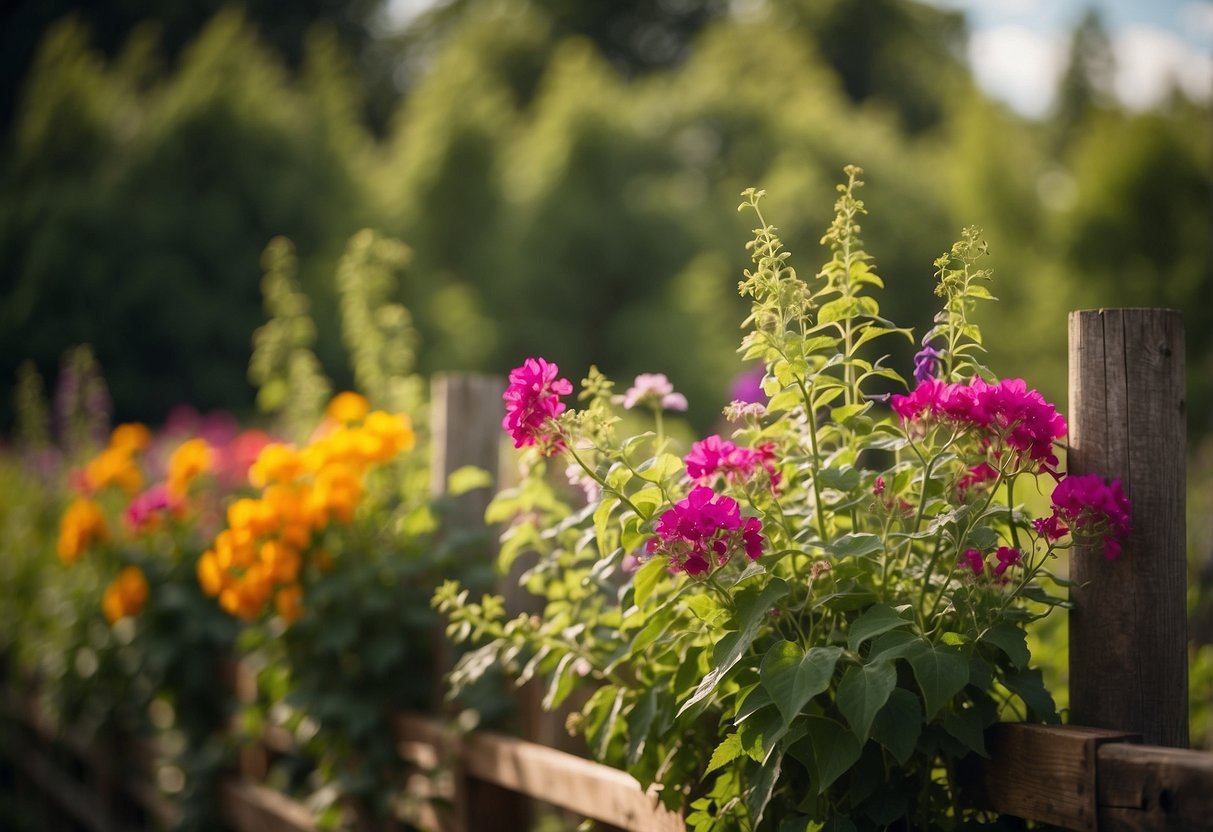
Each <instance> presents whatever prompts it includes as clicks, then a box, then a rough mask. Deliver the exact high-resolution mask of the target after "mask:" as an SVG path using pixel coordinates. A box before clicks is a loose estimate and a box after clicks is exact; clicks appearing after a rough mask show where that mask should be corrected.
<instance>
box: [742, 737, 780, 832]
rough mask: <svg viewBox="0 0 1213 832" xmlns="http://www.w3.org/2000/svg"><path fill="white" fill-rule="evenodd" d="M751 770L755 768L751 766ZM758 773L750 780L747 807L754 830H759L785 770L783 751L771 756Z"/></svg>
mask: <svg viewBox="0 0 1213 832" xmlns="http://www.w3.org/2000/svg"><path fill="white" fill-rule="evenodd" d="M751 768H753V767H752V766H751ZM757 768H758V770H757V772H751V776H750V777H749V778H748V780H749V783H748V785H749V791H748V793H747V794H746V798H745V805H746V809H748V810H749V812H750V823H752V824H753V827H752V828H757V827H758V824H759V822H760V821H761V820H762V815H763V813H764V812H766V809H767V804H768V803H770V802H771V794H772V793H773V792H774V791H775V785H776V784H777V783H778V782H779V775H780V772H781V771H782V769H783V751H779V752H778V753H776V754H773V755H771V756H770V757H769V758H768V759H767V760H766V761H764V762H763V763H762V764H761V765H759V766H758V767H757Z"/></svg>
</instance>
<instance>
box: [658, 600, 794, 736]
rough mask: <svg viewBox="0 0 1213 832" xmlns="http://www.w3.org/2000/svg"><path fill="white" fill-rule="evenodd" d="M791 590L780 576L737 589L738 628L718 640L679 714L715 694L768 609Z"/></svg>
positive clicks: (763, 621) (755, 635) (749, 643)
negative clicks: (705, 671)
mask: <svg viewBox="0 0 1213 832" xmlns="http://www.w3.org/2000/svg"><path fill="white" fill-rule="evenodd" d="M787 594H788V585H787V584H786V583H784V582H783V581H781V580H780V579H778V578H773V579H771V582H770V583H768V584H767V585H766V586H765V587H763V588H762V590H758V589H757V588H750V587H747V588H746V589H743V590H741V591H740V592H738V593H737V595H736V596H735V597H736V604H737V606H736V616H735V620H734V624H735V625H736V627H737V630H736V631H735V632H731V633H728V634H727V635H726V636H725V637H724V638H722V639H721V640H720V641H718V642H717V643H716V647H715V649H714V650H713V667H712V669H711V670H710V671H708V674H707V675H706V676H704V677H703V680H702V681H701V682H700V683H699V687H697V688H696V689H695V692H694V693H693V694H691V697H690V698H689V699H688V700H687V701H686V702H684V703H683V704H682V707H681V708H679V709H678V715H679V716H682V715H683V714H684V713H686V711H687V710H688V709H689V708H692V707H694V706H695V705H697V704H698V703H699V702H702V701H703V700H704V699H706V698H707V697H708V696H711V695H712V692H713V691H715V690H716V686H717V685H719V684H720V680H721V679H723V678H724V676H725V674H726V673H728V672H729V671H730V670H732V669H733V666H734V665H736V664H737V662H739V661H741V657H742V656H744V655H745V654H746V652H747V651H748V650H749V649H750V645H751V644H753V642H754V639H755V637H757V635H758V632H759V630H760V629H761V627H762V625H763V624H764V623H765V622H766V621H767V611H768V610H769V609H770V608H771V607H772V606H773V605H774V604H775V602H776V601H778V600H779V599H780V598H782V597H783V596H785V595H787Z"/></svg>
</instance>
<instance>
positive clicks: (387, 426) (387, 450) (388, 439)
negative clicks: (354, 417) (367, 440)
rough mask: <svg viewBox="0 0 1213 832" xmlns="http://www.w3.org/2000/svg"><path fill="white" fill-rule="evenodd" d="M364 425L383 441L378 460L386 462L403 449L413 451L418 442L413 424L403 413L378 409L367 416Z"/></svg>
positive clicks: (370, 432)
mask: <svg viewBox="0 0 1213 832" xmlns="http://www.w3.org/2000/svg"><path fill="white" fill-rule="evenodd" d="M362 427H363V429H364V430H365V431H366V432H367V433H369V434H371V435H373V436H375V437H377V438H378V439H379V440H380V441H381V442H382V443H383V448H382V451H381V455H380V456H377V457H376V458H375V459H376V461H377V462H385V461H387V460H389V459H391V458H392V457H394V456H395V455H396V454H398V453H400V452H401V451H411V450H412V449H413V446H414V445H415V444H416V442H417V435H416V434H415V433H413V425H412V423H411V422H410V421H409V417H408V416H405V415H404V414H403V413H388V412H386V411H383V410H376V411H375V412H374V413H371V414H370V415H368V416H367V417H366V421H365V422H363V424H362Z"/></svg>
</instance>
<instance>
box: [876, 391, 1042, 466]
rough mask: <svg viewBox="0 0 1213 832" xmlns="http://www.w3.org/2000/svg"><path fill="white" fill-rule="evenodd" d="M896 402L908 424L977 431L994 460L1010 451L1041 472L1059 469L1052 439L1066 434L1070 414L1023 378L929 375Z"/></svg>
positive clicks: (894, 405)
mask: <svg viewBox="0 0 1213 832" xmlns="http://www.w3.org/2000/svg"><path fill="white" fill-rule="evenodd" d="M891 405H892V407H893V410H894V412H896V413H897V415H898V416H900V417H901V420H902V422H903V423H914V422H945V423H948V424H951V425H954V426H956V427H958V428H961V429H966V428H971V429H974V430H976V431H978V432H979V434H980V438H981V440H982V443H983V444H984V445H986V446H987V447H988V448H989V449H990V450H991V451H992V453H993V455H994V457H995V458H998V457H999V456H1000V455H1001V454H1002V452H1003V450H1004V449H1010V450H1011V451H1013V452H1014V453H1015V454H1016V456H1017V457H1018V458H1019V459H1020V460H1022V459H1023V458H1024V457H1026V458H1027V459H1028V460H1030V461H1031V462H1032V463H1037V464H1039V469H1040V470H1041V471H1052V470H1054V469H1055V468H1056V466H1057V464H1058V460H1057V455H1056V454H1055V453H1054V452H1053V442H1054V441H1055V440H1057V439H1060V438H1061V437H1063V436H1065V435H1066V420H1065V417H1063V416H1062V415H1061V414H1060V413H1058V412H1057V408H1056V407H1054V406H1053V405H1052V404H1050V403H1049V402H1047V401H1045V399H1044V397H1043V396H1041V395H1040V393H1039V391H1037V390H1031V389H1028V386H1027V385H1026V384H1025V383H1024V381H1023V379H1018V378H1012V379H1003V380H1002V381H1000V382H998V383H996V384H990V383H988V382H986V381H985V380H983V379H981V378H977V377H975V378H973V379H971V380H970V381H969V382H968V383H967V384H963V383H948V382H944V381H940V380H939V379H935V378H927V379H925V380H923V381H922V382H920V383H919V385H918V386H917V387H915V388H914V390H913V392H911V393H910V394H909V395H894V396H893V397H892V400H891Z"/></svg>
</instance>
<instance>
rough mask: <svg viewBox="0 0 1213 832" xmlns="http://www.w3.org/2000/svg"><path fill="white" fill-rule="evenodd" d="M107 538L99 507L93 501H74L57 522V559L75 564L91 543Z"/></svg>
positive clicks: (103, 518)
mask: <svg viewBox="0 0 1213 832" xmlns="http://www.w3.org/2000/svg"><path fill="white" fill-rule="evenodd" d="M108 536H109V529H108V527H107V526H106V524H105V515H104V514H102V513H101V506H99V505H97V503H96V502H94V501H93V500H86V499H83V498H81V499H77V500H74V501H72V503H71V505H69V506H68V507H67V511H65V512H63V519H62V520H60V521H59V547H58V551H59V559H60V560H62V561H63V562H64V563H68V564H71V563H75V562H76V561H78V560H80V557H81V556H82V555H83V554H84V552H85V550H86V549H88V547H89V545H90V544H91V543H92V542H93V541H95V540H96V541H102V540H105V539H106V538H107V537H108Z"/></svg>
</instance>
